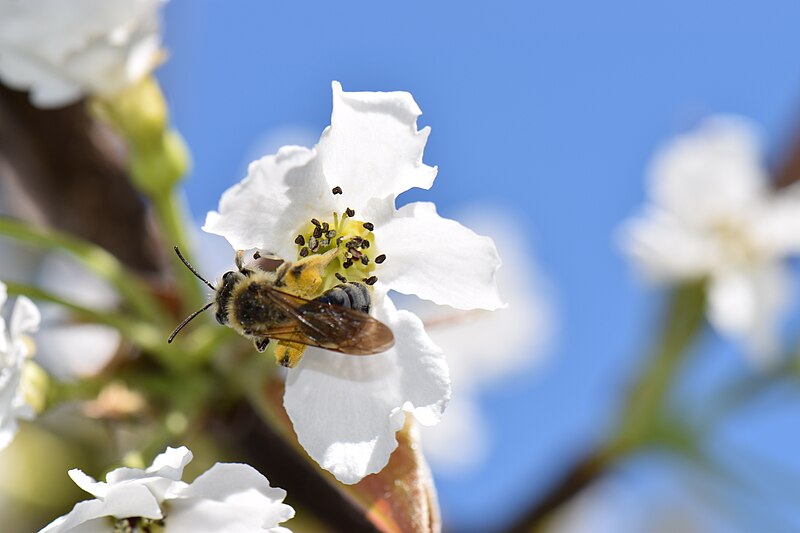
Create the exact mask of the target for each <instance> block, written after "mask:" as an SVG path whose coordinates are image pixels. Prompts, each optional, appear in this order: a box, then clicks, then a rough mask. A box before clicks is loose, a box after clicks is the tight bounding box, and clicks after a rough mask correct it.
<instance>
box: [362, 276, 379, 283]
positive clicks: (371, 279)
mask: <svg viewBox="0 0 800 533" xmlns="http://www.w3.org/2000/svg"><path fill="white" fill-rule="evenodd" d="M377 281H378V276H370V277H368V278H364V283H366V284H367V285H375V282H377Z"/></svg>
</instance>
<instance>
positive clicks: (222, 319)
mask: <svg viewBox="0 0 800 533" xmlns="http://www.w3.org/2000/svg"><path fill="white" fill-rule="evenodd" d="M214 317H215V318H216V319H217V322H219V323H220V325H223V326H224V325H225V322H226V320H225V313H223V312H221V311H220V312H218V313H217V314H216V315H214Z"/></svg>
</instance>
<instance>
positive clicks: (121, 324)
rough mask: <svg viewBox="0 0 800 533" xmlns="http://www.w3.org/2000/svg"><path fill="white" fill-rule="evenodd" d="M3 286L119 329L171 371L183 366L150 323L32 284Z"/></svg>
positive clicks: (85, 318) (7, 284)
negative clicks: (100, 308) (84, 304)
mask: <svg viewBox="0 0 800 533" xmlns="http://www.w3.org/2000/svg"><path fill="white" fill-rule="evenodd" d="M5 284H6V288H7V289H8V292H9V294H14V295H24V296H28V297H29V298H33V299H36V300H41V301H44V302H50V303H54V304H57V305H60V306H62V307H64V308H66V309H69V310H70V311H72V312H73V313H74V314H75V315H76V316H77V317H78V318H80V319H82V320H86V321H88V322H93V323H96V324H104V325H106V326H110V327H112V328H114V329H116V330H118V331H119V332H120V334H121V335H122V336H123V337H125V338H126V339H127V340H129V341H130V342H132V343H133V344H135V345H137V346H139V347H140V348H141V349H143V350H145V351H147V352H148V353H152V354H153V355H154V356H156V357H157V358H158V359H159V360H160V361H162V362H163V363H165V365H166V366H168V367H170V368H173V369H180V368H182V367H183V366H184V365H182V364H179V363H178V362H177V361H179V359H180V358H176V357H175V354H174V353H173V351H171V350H169V349H168V345H167V344H166V341H165V336H164V332H162V331H161V330H160V329H158V328H156V327H154V326H153V325H151V324H148V323H145V322H140V321H137V320H136V319H134V318H132V317H129V316H126V315H121V314H119V313H115V312H112V311H105V310H104V311H97V310H94V309H89V308H87V307H83V306H82V305H79V304H76V303H75V302H71V301H69V300H67V299H65V298H62V297H60V296H57V295H55V294H52V293H50V292H48V291H45V290H44V289H41V288H39V287H34V286H33V285H28V284H25V283H17V282H13V281H7V282H5Z"/></svg>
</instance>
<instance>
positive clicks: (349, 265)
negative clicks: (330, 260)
mask: <svg viewBox="0 0 800 533" xmlns="http://www.w3.org/2000/svg"><path fill="white" fill-rule="evenodd" d="M342 266H343V267H344V268H350V267H351V266H353V262H352V261H351V260H349V259H348V260H347V261H345V262H344V263H342Z"/></svg>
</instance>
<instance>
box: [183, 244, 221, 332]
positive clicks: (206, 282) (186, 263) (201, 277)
mask: <svg viewBox="0 0 800 533" xmlns="http://www.w3.org/2000/svg"><path fill="white" fill-rule="evenodd" d="M175 253H176V254H178V257H180V259H181V261H183V264H184V265H186V268H188V269H189V270H191V271H192V274H194V275H195V276H197V278H198V279H199V280H200V281H202V282H203V283H205V284H206V285H208V286H209V287H211V290H214V291H215V290H217V288H216V287H215V286H213V285H212V284H210V283H209V282H208V281H206V278H204V277H203V276H201V275H200V274H198V272H197V270H195V269H194V267H193V266H192V265H190V264H189V261H187V260H186V258H185V257H183V254H182V253H181V251H180V250H179V249H178V247H177V246H176V247H175ZM209 305H210V304H209ZM206 309H208V306H206V307H204V308H202V309H201V310H200V311H205V310H206ZM200 311H198V313H199V312H200ZM194 317H195V315H192V316H191V317H189V318H190V319H192V318H194ZM187 322H188V320H187ZM181 327H183V324H181V326H180V327H178V329H180V328H181ZM176 333H177V332H176ZM174 336H175V335H174V334H173V337H174Z"/></svg>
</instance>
